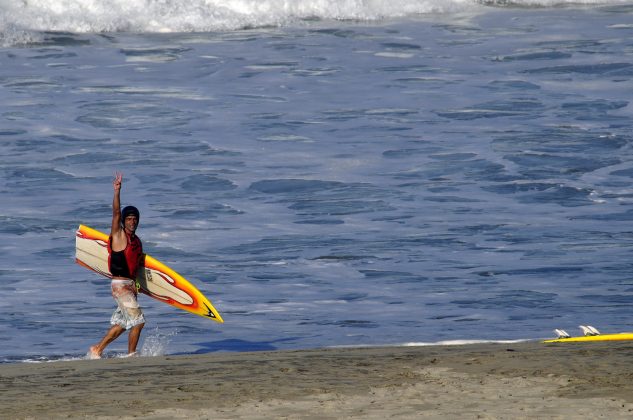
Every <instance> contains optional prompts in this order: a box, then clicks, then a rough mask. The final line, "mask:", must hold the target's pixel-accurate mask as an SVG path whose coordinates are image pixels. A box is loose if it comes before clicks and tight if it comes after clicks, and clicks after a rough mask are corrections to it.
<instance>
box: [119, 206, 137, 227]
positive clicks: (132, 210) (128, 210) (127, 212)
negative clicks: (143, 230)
mask: <svg viewBox="0 0 633 420" xmlns="http://www.w3.org/2000/svg"><path fill="white" fill-rule="evenodd" d="M132 215H133V216H136V218H137V219H139V220H140V219H141V214H140V213H139V211H138V209H137V208H136V207H134V206H127V207H125V208H124V209H123V210H121V223H123V222H124V221H125V218H126V217H128V216H132Z"/></svg>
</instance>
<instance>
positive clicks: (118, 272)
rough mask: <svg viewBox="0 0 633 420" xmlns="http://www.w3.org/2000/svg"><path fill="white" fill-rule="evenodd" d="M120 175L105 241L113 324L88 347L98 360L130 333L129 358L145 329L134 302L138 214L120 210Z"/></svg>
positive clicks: (130, 209) (140, 249)
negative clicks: (117, 340)
mask: <svg viewBox="0 0 633 420" xmlns="http://www.w3.org/2000/svg"><path fill="white" fill-rule="evenodd" d="M122 184H123V175H122V174H120V173H118V172H117V173H116V175H115V179H114V182H113V186H114V199H113V201H112V227H111V230H110V237H109V239H108V268H109V270H110V274H112V282H111V289H112V297H113V298H114V300H115V301H116V302H117V308H116V309H115V311H114V313H113V314H112V318H111V319H110V324H111V325H112V326H111V327H110V329H109V330H108V332H106V334H105V336H104V337H103V338H102V339H101V341H100V342H99V343H98V344H96V345H94V346H92V347H90V350H89V352H88V356H89V357H90V358H94V359H98V358H101V354H103V350H104V349H105V348H106V346H107V345H108V344H110V343H111V342H113V341H114V340H116V339H117V338H118V337H119V336H120V335H121V334H123V333H124V332H125V331H128V330H129V334H128V355H129V356H132V355H134V354H136V346H137V345H138V342H139V338H140V336H141V330H142V329H143V327H144V326H145V316H144V315H143V311H142V310H141V308H140V306H139V304H138V301H137V299H136V298H137V289H136V274H137V272H138V270H139V267H141V266H142V264H143V260H144V258H145V254H143V245H142V243H141V240H140V239H139V237H138V236H136V229H137V227H138V223H139V219H140V214H139V211H138V209H137V208H136V207H134V206H127V207H125V208H124V209H123V210H121V185H122Z"/></svg>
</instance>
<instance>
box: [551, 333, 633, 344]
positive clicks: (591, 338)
mask: <svg viewBox="0 0 633 420" xmlns="http://www.w3.org/2000/svg"><path fill="white" fill-rule="evenodd" d="M596 341H633V333H617V334H600V335H583V336H580V337H568V338H552V339H550V340H545V341H543V343H587V342H596Z"/></svg>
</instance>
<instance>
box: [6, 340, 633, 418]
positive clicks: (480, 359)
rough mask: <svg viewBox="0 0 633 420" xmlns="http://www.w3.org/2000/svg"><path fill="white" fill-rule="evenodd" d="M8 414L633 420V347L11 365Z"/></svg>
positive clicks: (391, 350) (404, 350) (341, 351)
mask: <svg viewBox="0 0 633 420" xmlns="http://www.w3.org/2000/svg"><path fill="white" fill-rule="evenodd" d="M0 408H2V410H1V411H0V413H2V414H0V418H12V419H22V418H151V419H173V418H193V419H207V418H208V419H234V418H245V419H267V418H291V419H328V418H329V419H340V418H358V419H361V418H362V419H384V418H403V419H407V418H411V419H414V418H421V417H427V418H440V417H443V418H495V419H496V418H506V419H516V418H565V419H570V418H596V417H605V418H606V417H609V418H632V417H633V342H629V343H626V342H620V343H585V344H571V343H567V344H547V345H546V344H541V343H537V342H528V343H516V344H476V345H465V346H430V347H381V348H337V349H323V350H306V351H279V352H256V353H215V354H208V355H195V356H164V357H138V358H130V359H102V360H94V361H89V360H85V361H84V360H81V361H71V362H53V363H39V364H26V363H20V364H7V365H0ZM5 416H6V417H5Z"/></svg>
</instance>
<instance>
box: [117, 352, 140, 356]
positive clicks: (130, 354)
mask: <svg viewBox="0 0 633 420" xmlns="http://www.w3.org/2000/svg"><path fill="white" fill-rule="evenodd" d="M121 357H138V352H137V351H134V352H132V353H128V354H126V355H125V356H121Z"/></svg>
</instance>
